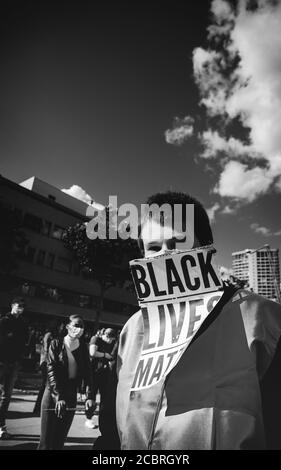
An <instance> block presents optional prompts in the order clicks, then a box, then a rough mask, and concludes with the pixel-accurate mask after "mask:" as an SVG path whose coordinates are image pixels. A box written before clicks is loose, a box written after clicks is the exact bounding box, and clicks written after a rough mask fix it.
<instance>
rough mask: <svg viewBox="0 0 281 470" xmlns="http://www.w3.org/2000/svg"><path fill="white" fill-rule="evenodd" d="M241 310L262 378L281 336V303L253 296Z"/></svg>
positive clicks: (249, 343)
mask: <svg viewBox="0 0 281 470" xmlns="http://www.w3.org/2000/svg"><path fill="white" fill-rule="evenodd" d="M241 311H242V317H243V321H244V327H245V333H246V336H247V341H248V345H249V348H250V350H251V351H252V353H253V354H255V356H256V365H257V372H258V375H259V378H260V379H261V378H262V377H263V375H264V374H265V372H266V371H267V369H268V367H269V366H270V364H271V361H272V359H273V357H274V355H275V352H276V348H277V344H278V341H279V338H280V336H281V305H280V304H278V303H277V302H273V301H270V300H268V299H266V298H263V297H261V296H253V297H252V298H251V297H250V298H249V299H247V301H246V302H245V303H242V304H241Z"/></svg>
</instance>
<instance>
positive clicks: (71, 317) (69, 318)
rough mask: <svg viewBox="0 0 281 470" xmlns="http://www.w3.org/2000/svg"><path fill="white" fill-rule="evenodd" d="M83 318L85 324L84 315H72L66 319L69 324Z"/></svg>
mask: <svg viewBox="0 0 281 470" xmlns="http://www.w3.org/2000/svg"><path fill="white" fill-rule="evenodd" d="M75 320H81V321H82V322H83V324H85V322H84V319H83V317H81V315H70V316H69V317H68V318H67V320H66V325H69V324H70V323H71V322H72V321H75Z"/></svg>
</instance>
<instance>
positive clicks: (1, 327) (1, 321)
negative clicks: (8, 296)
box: [0, 318, 6, 345]
mask: <svg viewBox="0 0 281 470" xmlns="http://www.w3.org/2000/svg"><path fill="white" fill-rule="evenodd" d="M5 320H6V319H5V318H0V345H2V344H3V343H4V341H5V336H6V321H5Z"/></svg>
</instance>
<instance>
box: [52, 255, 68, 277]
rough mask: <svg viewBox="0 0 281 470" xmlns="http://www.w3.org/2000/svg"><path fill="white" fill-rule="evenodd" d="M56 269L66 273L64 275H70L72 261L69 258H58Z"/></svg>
mask: <svg viewBox="0 0 281 470" xmlns="http://www.w3.org/2000/svg"><path fill="white" fill-rule="evenodd" d="M54 268H55V269H56V270H57V271H61V272H64V273H69V272H70V270H71V260H70V259H67V258H64V257H62V256H58V257H57V258H56V262H55V265H54Z"/></svg>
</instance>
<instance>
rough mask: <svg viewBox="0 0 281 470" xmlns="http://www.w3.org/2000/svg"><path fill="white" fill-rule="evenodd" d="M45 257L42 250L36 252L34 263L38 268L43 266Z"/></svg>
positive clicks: (44, 252)
mask: <svg viewBox="0 0 281 470" xmlns="http://www.w3.org/2000/svg"><path fill="white" fill-rule="evenodd" d="M45 256H46V251H44V250H39V251H38V254H37V258H36V263H37V264H38V265H39V266H43V265H44V261H45Z"/></svg>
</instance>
